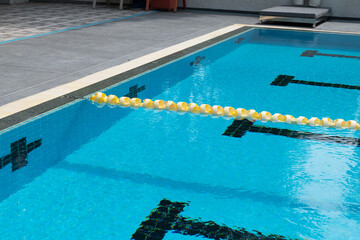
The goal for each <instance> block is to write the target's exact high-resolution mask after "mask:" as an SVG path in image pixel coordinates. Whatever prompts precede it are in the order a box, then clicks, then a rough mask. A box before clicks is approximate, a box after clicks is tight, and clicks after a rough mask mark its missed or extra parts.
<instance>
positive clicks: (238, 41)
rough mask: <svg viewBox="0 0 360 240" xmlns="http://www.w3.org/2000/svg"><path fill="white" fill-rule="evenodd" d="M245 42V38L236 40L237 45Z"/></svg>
mask: <svg viewBox="0 0 360 240" xmlns="http://www.w3.org/2000/svg"><path fill="white" fill-rule="evenodd" d="M243 40H245V38H243V37H239V38H238V40H236V42H235V43H237V44H240V43H241V42H242V41H243Z"/></svg>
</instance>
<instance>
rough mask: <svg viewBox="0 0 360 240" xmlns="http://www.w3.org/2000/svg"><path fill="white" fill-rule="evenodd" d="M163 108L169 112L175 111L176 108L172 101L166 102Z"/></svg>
mask: <svg viewBox="0 0 360 240" xmlns="http://www.w3.org/2000/svg"><path fill="white" fill-rule="evenodd" d="M165 108H166V109H167V110H169V111H177V109H178V107H177V105H176V104H175V103H174V102H173V101H166V102H165Z"/></svg>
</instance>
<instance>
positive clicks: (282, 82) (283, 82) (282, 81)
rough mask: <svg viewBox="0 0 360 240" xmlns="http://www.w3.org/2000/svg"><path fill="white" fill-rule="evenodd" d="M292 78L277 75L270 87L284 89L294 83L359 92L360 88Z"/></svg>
mask: <svg viewBox="0 0 360 240" xmlns="http://www.w3.org/2000/svg"><path fill="white" fill-rule="evenodd" d="M294 78H295V76H289V75H279V76H277V77H276V79H275V80H274V81H272V82H271V84H270V85H272V86H279V87H286V86H287V85H289V83H294V84H302V85H309V86H317V87H333V88H344V89H353V90H360V86H353V85H346V84H337V83H325V82H313V81H304V80H296V79H294Z"/></svg>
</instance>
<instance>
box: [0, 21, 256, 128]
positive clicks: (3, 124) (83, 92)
mask: <svg viewBox="0 0 360 240" xmlns="http://www.w3.org/2000/svg"><path fill="white" fill-rule="evenodd" d="M250 29H253V27H242V28H239V29H236V30H234V31H231V32H229V33H226V34H223V35H221V36H218V37H215V38H213V39H210V40H208V41H205V42H202V43H199V44H197V45H195V46H192V47H189V48H186V49H184V50H181V51H178V52H176V53H173V54H171V55H168V56H166V57H163V58H160V59H158V60H156V61H153V62H150V63H147V64H144V65H142V66H139V67H137V68H134V69H131V70H129V71H126V72H124V73H121V74H118V75H116V76H114V77H110V78H107V79H105V80H103V81H101V82H98V83H94V84H92V85H90V86H87V87H84V88H81V89H79V90H76V91H74V92H71V93H70V94H68V95H74V96H81V97H85V96H87V95H89V94H92V93H94V92H97V91H101V90H102V89H104V88H107V87H110V86H112V85H114V84H118V83H119V82H122V81H125V80H127V79H129V78H132V77H135V76H137V75H139V74H142V73H145V72H147V71H149V70H151V69H154V68H157V67H159V66H162V65H164V64H167V63H169V62H171V61H174V60H176V59H179V58H181V57H184V56H186V55H189V54H191V53H193V52H195V51H198V50H201V49H204V48H206V47H208V46H211V45H213V44H216V43H219V42H221V41H223V40H225V39H228V38H231V37H234V36H236V35H238V34H241V33H243V32H245V31H247V30H250ZM73 101H74V99H72V98H62V97H58V98H55V99H53V100H50V101H47V102H44V103H41V104H39V105H36V106H34V107H31V108H29V109H26V110H23V111H21V112H18V113H15V114H12V115H10V116H8V117H5V118H1V119H0V131H2V130H4V129H7V128H9V127H11V126H14V125H16V124H18V123H21V122H23V121H25V120H28V119H31V118H33V117H36V116H38V115H40V114H43V113H45V112H48V111H50V110H52V109H55V108H57V107H60V106H62V105H65V104H68V103H70V102H73Z"/></svg>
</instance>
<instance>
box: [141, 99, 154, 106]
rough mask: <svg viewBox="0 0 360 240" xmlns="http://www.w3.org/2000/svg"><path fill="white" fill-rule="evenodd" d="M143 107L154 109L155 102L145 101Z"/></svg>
mask: <svg viewBox="0 0 360 240" xmlns="http://www.w3.org/2000/svg"><path fill="white" fill-rule="evenodd" d="M141 107H143V108H154V102H153V101H152V100H151V99H144V101H143V103H142V105H141Z"/></svg>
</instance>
